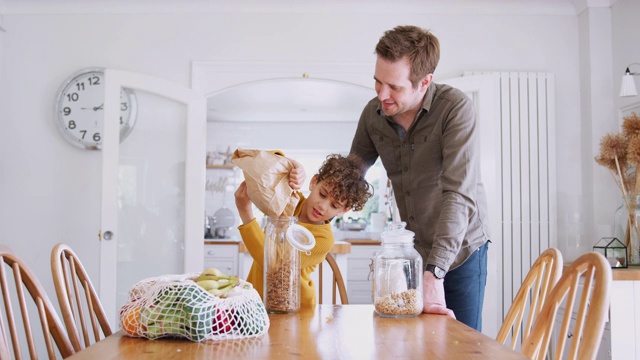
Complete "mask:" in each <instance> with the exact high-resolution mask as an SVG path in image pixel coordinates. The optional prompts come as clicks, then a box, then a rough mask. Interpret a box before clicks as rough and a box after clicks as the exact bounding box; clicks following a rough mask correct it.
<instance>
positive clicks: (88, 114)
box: [55, 67, 137, 150]
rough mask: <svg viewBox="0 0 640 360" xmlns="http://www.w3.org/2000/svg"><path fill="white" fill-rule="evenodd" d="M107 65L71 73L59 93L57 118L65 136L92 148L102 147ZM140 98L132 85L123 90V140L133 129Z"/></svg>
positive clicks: (87, 147) (121, 126)
mask: <svg viewBox="0 0 640 360" xmlns="http://www.w3.org/2000/svg"><path fill="white" fill-rule="evenodd" d="M103 107H104V68H99V67H95V68H85V69H82V70H80V71H77V72H75V73H73V74H71V75H70V76H69V77H68V78H67V79H65V81H64V82H63V83H62V86H60V89H59V90H58V93H57V94H56V106H55V120H56V123H57V125H58V129H59V130H60V131H61V132H62V135H63V136H64V138H65V139H66V140H67V141H69V142H70V143H71V144H73V145H75V146H77V147H79V148H82V149H89V150H98V149H100V148H101V147H102V129H103V126H102V125H103V120H104V110H103ZM136 116H137V99H136V95H135V93H134V92H133V91H132V90H131V89H126V88H122V89H121V91H120V142H122V141H124V139H126V138H127V136H128V135H129V134H130V133H131V131H132V130H133V126H134V125H135V122H136Z"/></svg>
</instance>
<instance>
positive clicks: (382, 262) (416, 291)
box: [373, 222, 423, 318]
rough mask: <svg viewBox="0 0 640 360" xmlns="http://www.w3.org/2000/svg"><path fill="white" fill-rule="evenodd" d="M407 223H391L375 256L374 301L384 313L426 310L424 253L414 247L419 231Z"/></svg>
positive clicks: (408, 314)
mask: <svg viewBox="0 0 640 360" xmlns="http://www.w3.org/2000/svg"><path fill="white" fill-rule="evenodd" d="M405 226H406V223H404V222H400V223H397V222H396V223H391V224H389V226H388V228H387V230H386V231H384V232H383V233H382V234H381V235H380V237H381V240H382V248H381V249H380V251H378V253H377V254H376V256H375V258H374V259H373V304H374V307H375V311H376V313H378V314H379V315H380V316H383V317H396V318H400V317H413V316H417V315H419V314H420V313H422V307H423V303H422V273H423V269H422V257H421V256H420V254H419V253H418V251H416V249H415V248H414V247H413V239H414V235H415V234H414V233H413V232H412V231H409V230H406V229H405Z"/></svg>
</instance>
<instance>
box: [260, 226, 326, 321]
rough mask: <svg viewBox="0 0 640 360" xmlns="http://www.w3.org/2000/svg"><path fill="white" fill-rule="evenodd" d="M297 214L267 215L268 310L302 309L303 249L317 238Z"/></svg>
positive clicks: (266, 301)
mask: <svg viewBox="0 0 640 360" xmlns="http://www.w3.org/2000/svg"><path fill="white" fill-rule="evenodd" d="M297 223H298V218H297V217H295V216H281V217H273V216H270V217H268V218H267V225H266V227H265V236H264V295H263V297H264V305H265V308H266V310H267V312H269V313H278V314H287V313H295V312H297V311H298V310H300V252H301V251H302V252H309V251H310V250H311V249H312V248H313V247H314V246H315V238H314V237H313V235H312V234H311V232H309V230H307V229H306V228H304V227H302V226H300V225H298V224H297Z"/></svg>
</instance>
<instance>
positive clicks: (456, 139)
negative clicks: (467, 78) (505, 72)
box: [351, 83, 494, 271]
mask: <svg viewBox="0 0 640 360" xmlns="http://www.w3.org/2000/svg"><path fill="white" fill-rule="evenodd" d="M477 125H478V124H477V123H476V116H475V110H474V104H473V102H472V101H471V100H470V99H469V98H468V97H467V96H466V95H465V94H464V93H463V92H462V91H460V90H458V89H455V88H452V87H451V86H448V85H442V84H435V83H431V85H429V88H428V89H427V92H426V94H425V97H424V101H423V103H422V109H421V110H420V111H419V112H418V114H417V116H416V119H415V120H414V122H413V124H411V126H410V127H409V129H408V130H407V131H406V132H405V131H404V129H402V127H401V126H399V125H398V124H397V123H396V122H395V121H393V120H392V119H391V118H390V117H387V116H385V115H384V113H383V112H382V110H381V108H380V101H379V100H378V98H374V99H372V100H371V101H369V103H368V104H367V105H366V106H365V108H364V110H363V111H362V115H361V116H360V121H359V123H358V127H357V129H356V133H355V136H354V138H353V143H352V144H351V153H353V154H356V155H359V156H360V157H361V158H362V159H363V160H364V161H365V162H366V163H367V165H368V166H371V165H373V163H374V162H375V161H376V159H377V158H378V157H380V159H381V160H382V164H383V165H384V168H385V170H386V172H387V176H388V177H389V179H390V180H391V183H392V184H393V191H394V193H395V198H396V202H397V204H398V209H399V210H400V216H401V218H402V221H405V222H406V223H407V229H409V230H411V231H413V232H415V234H416V238H415V247H416V249H417V250H418V252H419V253H420V254H421V255H422V258H423V259H424V262H423V265H424V266H426V265H427V264H432V265H436V266H438V267H440V268H442V269H444V270H446V271H449V270H453V269H455V268H456V267H458V266H460V265H461V264H462V263H463V262H464V261H465V260H466V259H467V258H468V257H469V256H470V255H471V254H472V253H473V251H475V250H476V249H477V248H479V247H480V246H481V245H483V244H484V243H485V242H487V241H488V240H489V239H490V235H489V228H488V226H489V224H488V218H487V199H486V194H485V190H484V186H483V185H482V181H481V179H480V152H479V147H478V140H479V139H478V135H477V134H478V133H477ZM484 141H494V140H491V139H484Z"/></svg>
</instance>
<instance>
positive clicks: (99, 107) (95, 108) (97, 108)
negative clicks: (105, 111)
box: [93, 104, 104, 111]
mask: <svg viewBox="0 0 640 360" xmlns="http://www.w3.org/2000/svg"><path fill="white" fill-rule="evenodd" d="M103 105H104V104H100V106H95V107H94V108H93V111H98V110H102V106H103Z"/></svg>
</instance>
